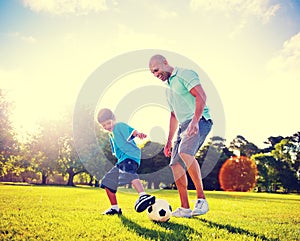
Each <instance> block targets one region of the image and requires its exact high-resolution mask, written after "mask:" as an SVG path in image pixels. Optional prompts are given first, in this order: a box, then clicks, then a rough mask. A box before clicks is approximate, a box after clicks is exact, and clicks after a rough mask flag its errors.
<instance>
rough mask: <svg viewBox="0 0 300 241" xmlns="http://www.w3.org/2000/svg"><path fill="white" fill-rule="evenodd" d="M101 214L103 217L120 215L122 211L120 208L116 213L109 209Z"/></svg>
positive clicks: (114, 210)
mask: <svg viewBox="0 0 300 241" xmlns="http://www.w3.org/2000/svg"><path fill="white" fill-rule="evenodd" d="M103 214H105V215H116V214H117V215H122V210H121V208H120V209H119V211H117V210H116V209H113V208H110V209H108V210H107V211H105V212H104V213H103Z"/></svg>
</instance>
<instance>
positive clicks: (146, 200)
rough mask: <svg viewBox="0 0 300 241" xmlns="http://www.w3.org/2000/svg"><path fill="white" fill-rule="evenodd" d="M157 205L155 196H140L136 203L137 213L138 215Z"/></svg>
mask: <svg viewBox="0 0 300 241" xmlns="http://www.w3.org/2000/svg"><path fill="white" fill-rule="evenodd" d="M154 203H155V196H151V195H149V194H145V195H143V196H140V197H139V199H138V200H137V201H136V203H135V206H134V208H135V211H137V212H138V213H140V212H143V211H145V210H146V209H147V208H148V207H149V206H151V205H153V204H154Z"/></svg>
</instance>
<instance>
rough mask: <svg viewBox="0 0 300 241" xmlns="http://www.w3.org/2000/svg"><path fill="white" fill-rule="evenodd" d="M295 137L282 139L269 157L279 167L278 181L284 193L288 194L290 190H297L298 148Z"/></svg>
mask: <svg viewBox="0 0 300 241" xmlns="http://www.w3.org/2000/svg"><path fill="white" fill-rule="evenodd" d="M297 138H298V137H297V136H295V137H294V139H293V138H292V137H290V138H285V139H282V140H281V141H280V142H279V143H278V144H276V145H275V149H274V150H273V151H272V152H271V155H272V156H273V157H274V158H275V159H276V161H277V163H278V165H279V170H280V171H279V173H278V176H279V181H280V182H281V184H282V186H283V188H284V191H285V192H287V193H288V192H290V191H291V190H299V179H298V177H297V173H298V171H299V170H298V168H299V159H298V157H297V156H299V147H298V146H297V144H296V143H297V142H294V141H293V140H297Z"/></svg>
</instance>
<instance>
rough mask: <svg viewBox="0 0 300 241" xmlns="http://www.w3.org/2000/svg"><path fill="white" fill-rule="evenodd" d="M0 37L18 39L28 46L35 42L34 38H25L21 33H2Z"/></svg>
mask: <svg viewBox="0 0 300 241" xmlns="http://www.w3.org/2000/svg"><path fill="white" fill-rule="evenodd" d="M1 35H2V36H6V37H9V38H15V39H19V40H21V41H23V42H26V43H30V44H34V43H36V42H37V40H36V38H34V37H33V36H27V35H25V34H23V33H20V32H14V33H2V34H1Z"/></svg>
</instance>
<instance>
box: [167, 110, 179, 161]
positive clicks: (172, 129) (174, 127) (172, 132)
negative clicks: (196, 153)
mask: <svg viewBox="0 0 300 241" xmlns="http://www.w3.org/2000/svg"><path fill="white" fill-rule="evenodd" d="M177 127H178V121H177V119H176V117H175V114H174V112H171V115H170V123H169V135H168V140H167V143H166V145H165V148H164V154H165V156H171V148H172V140H173V137H174V135H175V132H176V130H177Z"/></svg>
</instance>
